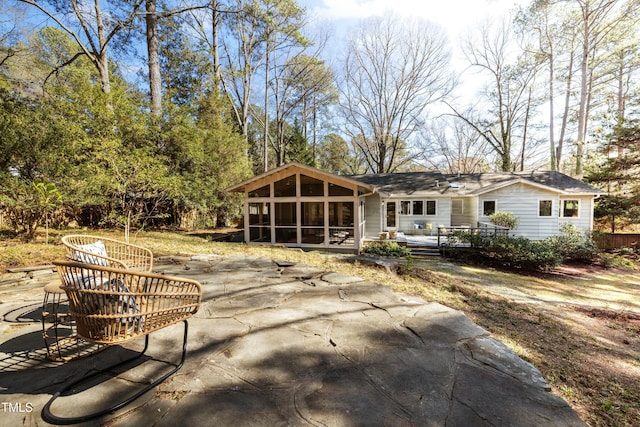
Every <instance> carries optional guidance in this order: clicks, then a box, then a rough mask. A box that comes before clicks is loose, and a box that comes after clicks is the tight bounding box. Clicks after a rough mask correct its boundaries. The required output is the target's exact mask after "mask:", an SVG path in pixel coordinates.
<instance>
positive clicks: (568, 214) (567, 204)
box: [562, 200, 579, 218]
mask: <svg viewBox="0 0 640 427" xmlns="http://www.w3.org/2000/svg"><path fill="white" fill-rule="evenodd" d="M578 208H579V202H578V200H563V202H562V216H563V217H565V218H577V217H578Z"/></svg>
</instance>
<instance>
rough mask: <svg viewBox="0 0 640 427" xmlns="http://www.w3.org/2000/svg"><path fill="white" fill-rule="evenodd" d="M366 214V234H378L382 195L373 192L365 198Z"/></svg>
mask: <svg viewBox="0 0 640 427" xmlns="http://www.w3.org/2000/svg"><path fill="white" fill-rule="evenodd" d="M364 207H365V216H366V221H367V223H366V227H365V236H369V237H371V236H377V235H378V233H379V232H380V224H381V223H382V222H381V219H380V213H381V207H380V195H379V194H377V193H376V194H372V195H371V196H368V197H367V198H366V199H365V206H364Z"/></svg>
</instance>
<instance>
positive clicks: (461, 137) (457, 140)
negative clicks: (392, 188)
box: [420, 109, 493, 174]
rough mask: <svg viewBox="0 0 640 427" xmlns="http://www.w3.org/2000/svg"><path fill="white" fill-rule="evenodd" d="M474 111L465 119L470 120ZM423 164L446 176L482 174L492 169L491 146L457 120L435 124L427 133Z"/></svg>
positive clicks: (445, 117)
mask: <svg viewBox="0 0 640 427" xmlns="http://www.w3.org/2000/svg"><path fill="white" fill-rule="evenodd" d="M472 114H473V111H472V110H471V109H470V110H469V111H467V112H466V113H465V116H468V117H470V116H471V115H472ZM423 141H424V145H423V147H422V151H421V154H420V163H422V164H424V165H425V166H426V167H427V169H437V170H440V171H442V172H444V173H451V174H454V173H479V172H487V171H489V170H490V169H491V167H490V159H491V155H492V154H493V153H492V149H491V146H490V145H489V143H488V142H487V141H486V140H485V139H484V138H483V137H482V136H481V135H480V134H479V133H478V132H477V131H476V130H475V129H474V128H473V127H472V126H470V125H469V124H468V123H466V122H465V121H464V120H460V119H459V118H456V117H451V116H444V117H440V118H439V119H437V120H434V121H433V122H432V124H431V126H429V128H427V129H426V130H425V135H424V138H423Z"/></svg>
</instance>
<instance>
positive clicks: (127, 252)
mask: <svg viewBox="0 0 640 427" xmlns="http://www.w3.org/2000/svg"><path fill="white" fill-rule="evenodd" d="M61 240H62V244H63V245H64V246H65V247H66V248H67V257H68V258H69V259H71V260H74V261H80V262H86V263H89V264H97V265H103V266H108V267H116V268H123V269H125V270H133V271H149V272H150V271H151V269H152V268H153V253H152V252H151V251H150V250H149V249H147V248H144V247H142V246H136V245H132V244H130V243H125V242H122V241H120V240H115V239H109V238H106V237H101V236H88V235H84V234H70V235H68V236H64V237H63V238H62V239H61Z"/></svg>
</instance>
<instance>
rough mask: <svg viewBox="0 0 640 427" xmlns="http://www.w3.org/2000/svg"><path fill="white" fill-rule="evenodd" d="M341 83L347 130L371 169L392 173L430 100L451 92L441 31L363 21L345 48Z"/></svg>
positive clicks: (412, 23) (424, 25) (414, 23)
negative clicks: (345, 54)
mask: <svg viewBox="0 0 640 427" xmlns="http://www.w3.org/2000/svg"><path fill="white" fill-rule="evenodd" d="M347 51H348V53H347V56H346V59H345V62H344V64H345V65H344V75H343V81H342V84H341V90H340V91H341V101H340V102H341V107H342V108H341V110H342V112H343V115H344V119H345V122H346V132H347V134H348V135H349V136H350V137H351V139H352V141H353V142H354V143H355V144H357V147H358V149H359V151H360V154H361V155H362V156H363V157H364V159H365V162H366V164H367V167H368V169H369V170H370V171H372V172H378V173H386V172H393V171H394V170H396V169H397V168H398V167H399V166H401V165H402V163H404V162H406V161H408V159H407V158H405V159H401V158H399V155H400V153H401V151H402V150H403V149H405V148H406V146H407V143H409V142H410V140H411V137H412V136H413V135H414V133H415V132H416V130H417V129H418V128H419V127H420V126H422V124H423V122H424V113H425V109H426V107H427V106H428V105H429V104H432V103H434V102H436V101H438V100H441V99H442V98H443V97H444V96H446V95H448V94H449V93H450V92H451V90H452V88H453V86H454V79H453V77H452V73H451V71H450V69H449V51H448V50H447V39H446V36H445V34H444V33H443V31H442V30H441V29H440V28H439V27H437V26H435V25H434V24H431V23H429V22H426V21H419V20H409V21H402V22H401V21H400V20H399V19H398V18H397V17H396V16H393V15H388V16H386V17H384V18H372V19H369V20H367V21H364V22H363V24H362V25H361V26H360V27H359V28H358V29H357V31H356V32H355V33H354V36H353V37H352V38H351V40H350V41H349V45H348V47H347Z"/></svg>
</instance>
